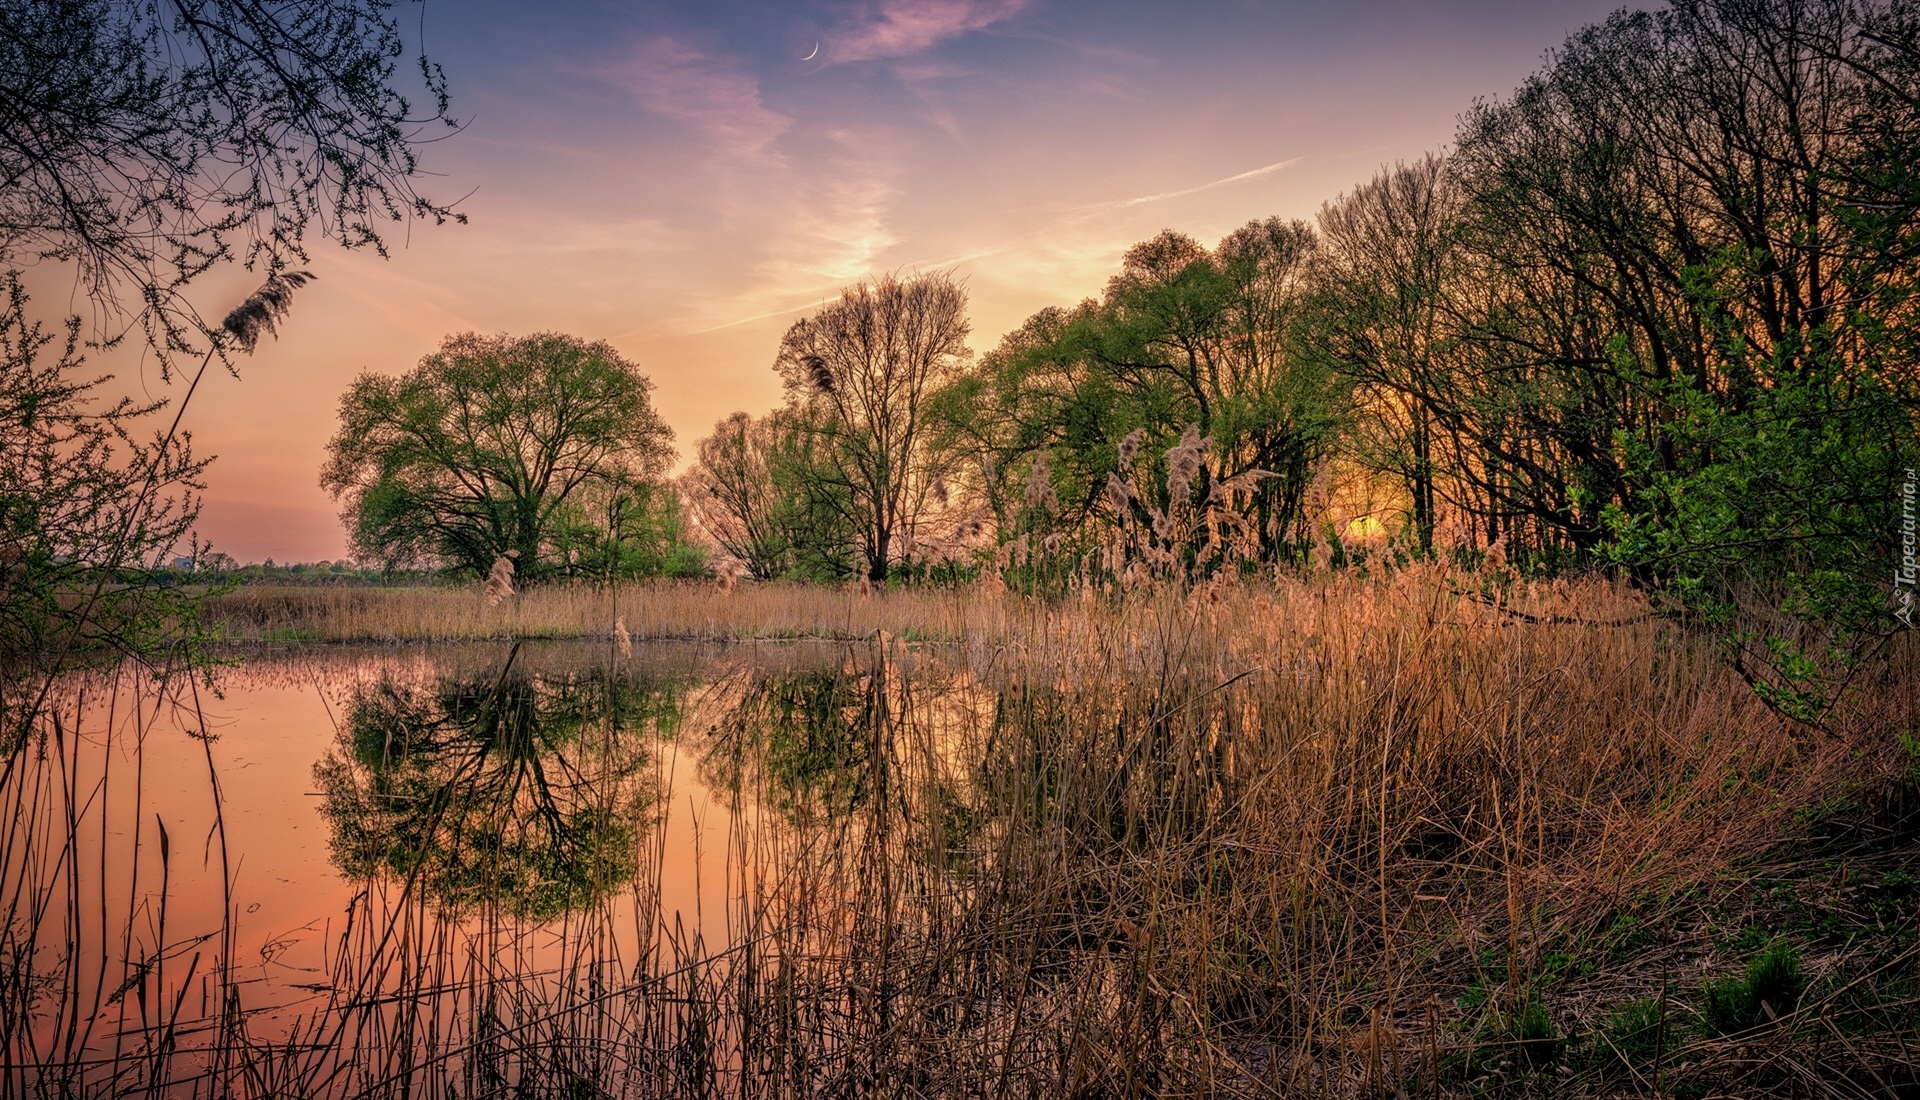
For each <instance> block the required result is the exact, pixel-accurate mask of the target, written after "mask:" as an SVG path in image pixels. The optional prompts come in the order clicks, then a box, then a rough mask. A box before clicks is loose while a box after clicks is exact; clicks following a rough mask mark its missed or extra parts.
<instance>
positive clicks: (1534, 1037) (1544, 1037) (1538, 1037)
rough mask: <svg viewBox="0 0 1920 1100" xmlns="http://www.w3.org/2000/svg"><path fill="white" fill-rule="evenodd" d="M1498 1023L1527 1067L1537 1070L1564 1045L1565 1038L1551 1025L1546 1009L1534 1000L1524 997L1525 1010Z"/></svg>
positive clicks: (1546, 1063)
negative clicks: (1515, 1046) (1525, 999)
mask: <svg viewBox="0 0 1920 1100" xmlns="http://www.w3.org/2000/svg"><path fill="white" fill-rule="evenodd" d="M1502 1024H1503V1029H1504V1030H1505V1032H1506V1034H1507V1036H1508V1038H1510V1039H1512V1040H1513V1041H1514V1042H1515V1043H1516V1044H1518V1046H1519V1048H1520V1056H1521V1057H1522V1058H1523V1059H1525V1060H1526V1063H1527V1065H1528V1066H1529V1067H1530V1068H1533V1069H1539V1068H1541V1067H1542V1066H1546V1065H1550V1064H1552V1063H1553V1061H1554V1060H1555V1059H1557V1058H1559V1057H1560V1052H1561V1051H1562V1050H1563V1049H1564V1048H1565V1046H1566V1039H1565V1038H1564V1037H1562V1036H1561V1034H1560V1029H1559V1028H1557V1027H1555V1026H1554V1023H1553V1017H1552V1016H1551V1015H1549V1014H1548V1012H1547V1006H1546V1005H1544V1004H1542V1003H1541V1002H1540V1001H1539V1000H1537V999H1534V998H1528V1000H1527V1003H1526V1005H1525V1007H1523V1008H1522V1009H1521V1010H1520V1011H1519V1012H1518V1013H1515V1014H1513V1015H1510V1016H1507V1017H1505V1018H1504V1019H1503V1021H1502Z"/></svg>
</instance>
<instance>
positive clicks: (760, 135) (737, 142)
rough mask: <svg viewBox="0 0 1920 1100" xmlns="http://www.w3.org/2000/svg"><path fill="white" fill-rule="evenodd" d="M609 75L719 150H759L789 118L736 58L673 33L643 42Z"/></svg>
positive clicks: (658, 112)
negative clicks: (771, 103) (762, 94)
mask: <svg viewBox="0 0 1920 1100" xmlns="http://www.w3.org/2000/svg"><path fill="white" fill-rule="evenodd" d="M608 75H609V76H610V78H611V79H612V80H613V81H614V82H615V83H616V84H619V85H620V86H621V87H624V88H626V89H627V90H628V91H630V92H632V93H633V94H634V97H635V98H636V99H638V100H639V101H640V105H641V107H643V108H645V109H646V110H647V111H648V112H650V113H652V114H654V115H658V116H660V117H662V118H668V119H672V120H674V121H677V122H681V123H685V124H686V125H687V126H688V127H690V128H691V129H693V130H694V131H695V132H696V133H698V134H700V135H701V136H702V137H704V138H705V139H706V140H707V141H709V142H710V143H711V144H712V145H713V146H714V147H715V148H717V149H719V150H721V151H723V152H727V153H732V154H736V155H750V154H756V153H759V152H761V151H762V150H764V149H766V147H767V146H768V145H770V144H772V142H773V141H774V140H775V139H777V138H778V137H780V135H782V134H784V133H786V132H787V130H788V128H789V127H791V126H792V124H793V120H792V119H790V118H788V117H787V116H786V115H783V114H781V113H780V112H778V111H775V110H772V109H770V108H768V107H767V106H766V104H765V103H764V102H763V101H762V100H761V97H760V82H759V80H757V79H756V78H755V77H754V76H753V74H751V73H749V72H748V71H747V70H746V68H745V67H744V66H743V65H742V64H741V62H740V61H739V60H738V59H737V58H731V57H724V56H718V55H714V54H709V53H706V52H705V51H703V50H700V49H699V48H697V47H695V46H692V45H689V44H687V43H685V42H681V41H678V40H675V39H672V38H653V39H649V40H647V41H645V42H642V43H641V44H640V45H639V47H638V48H636V49H635V50H634V52H633V54H632V55H631V56H630V57H629V58H628V60H627V61H626V63H625V64H623V65H621V66H620V67H619V68H618V69H617V70H615V71H613V72H612V73H610V74H608Z"/></svg>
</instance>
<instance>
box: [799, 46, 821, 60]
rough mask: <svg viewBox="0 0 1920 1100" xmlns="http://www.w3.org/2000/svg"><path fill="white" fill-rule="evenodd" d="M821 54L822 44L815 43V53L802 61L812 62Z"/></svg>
mask: <svg viewBox="0 0 1920 1100" xmlns="http://www.w3.org/2000/svg"><path fill="white" fill-rule="evenodd" d="M819 53H820V43H818V42H815V43H814V44H813V53H810V54H808V55H807V56H805V57H803V58H801V59H800V60H802V61H812V60H813V59H814V58H815V57H816V56H818V54H819Z"/></svg>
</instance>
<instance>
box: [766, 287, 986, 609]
mask: <svg viewBox="0 0 1920 1100" xmlns="http://www.w3.org/2000/svg"><path fill="white" fill-rule="evenodd" d="M967 331H968V326H967V294H966V291H965V290H964V289H962V288H961V287H960V285H959V284H957V283H955V282H954V281H953V278H952V277H951V276H950V275H947V274H946V273H934V274H930V275H917V276H914V277H912V278H909V279H906V280H904V281H903V280H900V279H896V278H894V277H892V276H888V277H886V278H883V279H880V280H878V281H877V282H874V283H865V282H863V283H861V284H859V285H858V286H855V287H853V288H851V289H849V290H847V291H846V292H845V293H843V294H842V295H841V297H840V300H839V301H838V302H835V303H834V304H832V305H830V306H827V307H826V308H825V309H822V310H821V311H820V312H819V313H817V314H815V315H814V316H812V317H809V318H806V319H805V320H802V321H797V322H795V323H794V325H793V327H792V328H789V329H788V330H787V334H786V336H785V338H783V339H782V340H781V342H780V354H779V357H778V358H777V359H776V360H775V361H774V369H775V370H777V371H778V372H779V373H780V376H781V378H782V379H783V380H784V381H785V382H786V385H787V393H788V396H789V399H790V400H791V401H793V402H794V403H795V404H796V405H807V406H811V407H812V408H814V409H815V410H817V411H819V412H820V413H822V414H824V415H822V416H820V417H819V419H818V421H817V424H818V426H817V428H816V429H815V430H816V431H818V432H820V433H821V434H823V435H824V436H825V437H826V438H827V440H828V441H829V442H830V443H831V446H830V447H828V448H827V463H826V465H827V466H828V467H829V468H830V469H831V470H832V472H833V476H835V477H836V478H837V479H838V480H839V481H840V482H842V483H843V485H844V488H845V489H846V492H845V494H844V496H843V497H841V498H839V499H841V500H843V501H844V507H845V508H846V510H847V516H846V518H847V520H848V521H849V522H850V523H851V524H852V526H853V527H854V528H855V529H856V530H857V531H859V533H860V534H859V539H860V551H861V556H862V557H863V558H864V559H865V560H864V564H865V568H866V574H867V577H868V578H869V579H871V580H874V581H884V580H886V578H887V572H888V568H889V567H890V566H891V565H892V564H893V563H894V562H896V561H898V560H900V559H902V558H904V557H906V556H908V555H909V554H910V553H911V551H912V547H913V542H914V539H915V537H916V535H917V533H918V530H917V529H918V525H919V522H920V519H921V516H922V513H923V510H924V508H925V506H926V503H927V499H928V495H929V493H930V491H931V490H932V487H933V485H934V484H935V482H936V481H937V479H938V476H939V471H938V469H936V462H935V458H934V456H933V454H932V453H931V451H932V448H931V447H930V443H931V441H932V436H933V432H932V431H931V430H930V428H929V423H928V420H929V418H928V416H927V415H926V403H927V399H928V398H929V397H930V396H932V394H933V393H934V391H935V390H936V389H938V388H939V387H940V386H942V385H944V384H945V383H946V382H948V381H949V380H950V379H951V378H952V377H953V376H954V375H955V374H956V373H958V371H959V368H960V366H961V364H962V363H964V362H965V361H966V359H967V358H968V357H969V355H970V354H971V353H970V352H969V351H968V349H967V345H966V340H967Z"/></svg>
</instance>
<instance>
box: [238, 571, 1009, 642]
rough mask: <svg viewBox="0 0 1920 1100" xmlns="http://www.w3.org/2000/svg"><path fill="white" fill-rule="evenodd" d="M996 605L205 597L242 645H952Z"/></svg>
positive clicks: (771, 596) (763, 591)
mask: <svg viewBox="0 0 1920 1100" xmlns="http://www.w3.org/2000/svg"><path fill="white" fill-rule="evenodd" d="M998 610H999V608H998V601H997V600H993V601H980V600H976V599H973V598H971V593H969V592H967V591H966V590H951V589H945V590H940V589H936V590H907V591H883V592H875V593H871V594H864V593H861V592H860V591H858V590H855V589H851V588H846V589H840V588H826V587H820V586H813V585H795V584H765V585H742V586H739V587H737V588H735V589H733V590H732V591H731V592H728V591H725V590H723V589H721V588H719V587H717V586H713V585H705V584H671V583H667V584H656V585H639V586H630V587H620V588H617V589H609V588H598V587H594V586H590V585H577V586H566V585H549V586H543V587H536V588H532V589H529V590H527V591H525V592H522V593H519V594H516V595H513V596H509V597H507V598H505V599H503V600H501V601H499V603H498V604H497V605H495V604H490V603H489V602H488V600H487V598H486V595H485V593H484V592H483V591H482V590H481V589H480V588H479V587H478V586H476V587H473V588H344V587H342V588H272V587H265V586H261V587H252V588H243V589H240V590H238V591H236V592H232V593H228V594H225V595H222V596H217V597H214V598H213V599H211V600H209V601H208V602H207V605H206V615H207V617H208V619H209V621H212V622H224V623H225V627H226V637H227V638H228V639H229V640H231V641H234V642H237V643H243V644H244V643H252V642H285V641H293V642H465V641H486V640H500V639H509V638H581V637H607V636H610V635H612V634H613V633H614V625H615V623H616V622H618V623H623V624H624V626H625V629H626V631H627V633H628V635H629V637H630V638H632V639H634V640H641V639H648V638H678V639H703V640H725V639H731V638H818V637H826V638H860V637H868V636H871V635H872V634H873V633H874V632H875V631H876V630H886V631H888V632H890V633H893V634H897V635H902V636H905V637H911V638H944V639H954V638H960V637H963V636H965V634H966V633H967V632H968V631H969V630H975V631H977V630H980V629H983V628H989V627H990V626H991V624H992V622H993V619H994V617H995V616H996V615H997V614H998Z"/></svg>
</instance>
